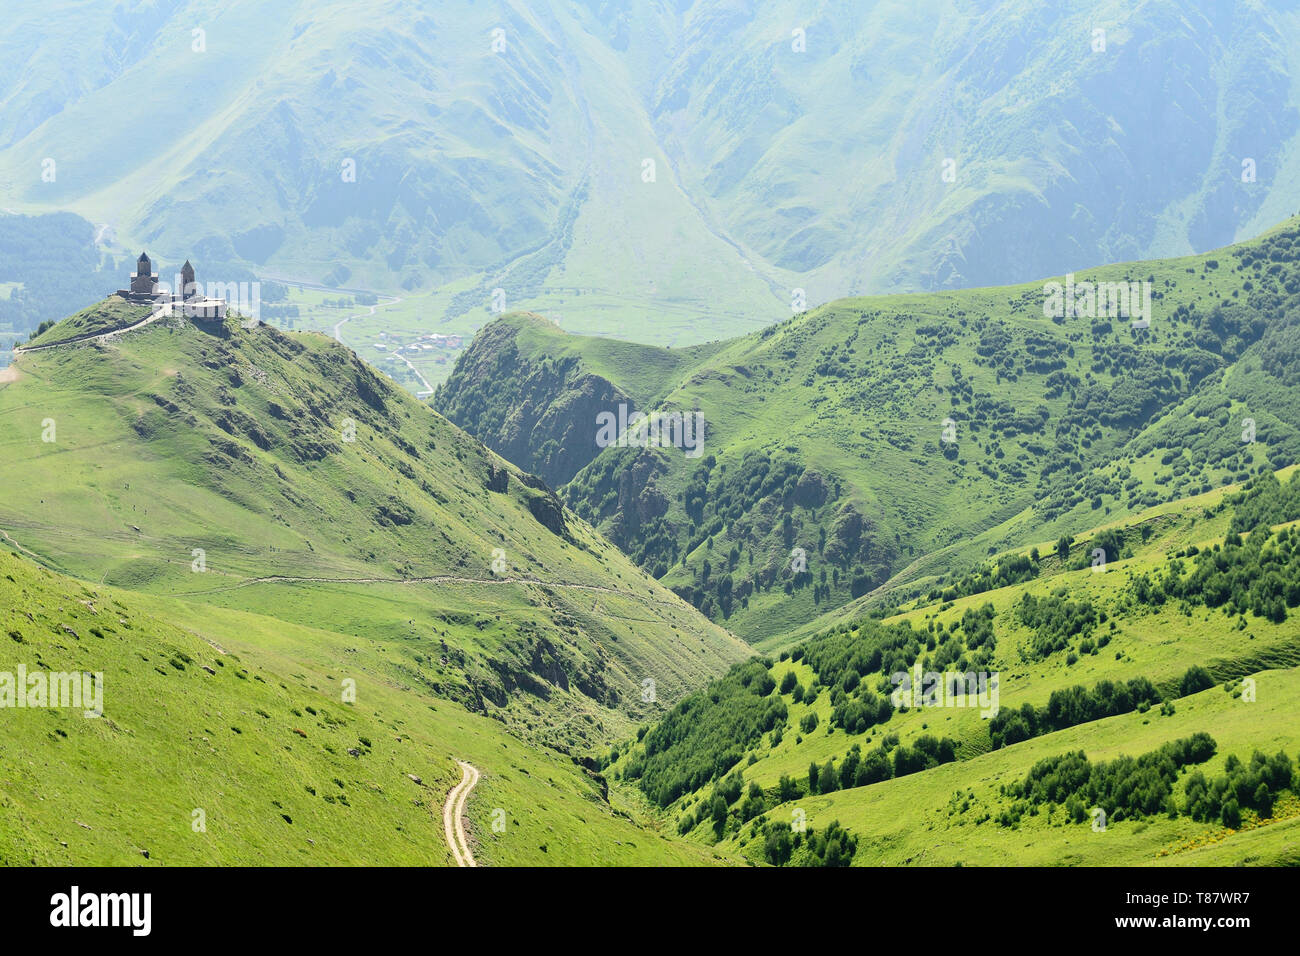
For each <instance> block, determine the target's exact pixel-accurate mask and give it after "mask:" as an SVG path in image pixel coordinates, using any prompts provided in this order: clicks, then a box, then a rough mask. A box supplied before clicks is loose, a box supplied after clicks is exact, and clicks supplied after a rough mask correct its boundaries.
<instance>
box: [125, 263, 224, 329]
mask: <svg viewBox="0 0 1300 956" xmlns="http://www.w3.org/2000/svg"><path fill="white" fill-rule="evenodd" d="M178 287H179V290H180V291H178V292H162V291H159V288H158V273H156V272H154V271H153V263H152V262H150V261H149V256H148V255H147V254H146V253H144V252H141V253H140V258H139V259H137V260H136V263H135V272H133V273H131V282H130V286H129V288H126V289H118V290H117V295H118V296H119V297H120V298H122V299H125V300H126V301H127V302H132V303H136V304H139V305H153V306H156V307H158V308H161V309H165V310H167V311H173V310H176V309H178V308H179V309H180V310H181V311H183V312H184V313H185V314H186V315H188V316H191V317H193V318H200V319H224V318H225V317H226V300H225V299H220V298H210V297H208V296H207V295H205V294H204V293H203V288H202V286H200V285H199V284H198V282H196V281H195V279H194V266H192V265H190V260H188V259H186V260H185V265H183V266H181V272H180V282H179V283H178Z"/></svg>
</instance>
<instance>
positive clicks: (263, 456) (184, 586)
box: [0, 318, 747, 752]
mask: <svg viewBox="0 0 1300 956" xmlns="http://www.w3.org/2000/svg"><path fill="white" fill-rule="evenodd" d="M73 321H75V320H73ZM63 334H64V330H63V329H62V328H61V326H57V325H56V326H55V327H54V328H53V329H50V330H49V331H48V332H46V333H45V335H46V336H48V337H50V340H51V341H57V340H59V338H60V337H62V336H63ZM0 423H3V424H2V425H0V435H2V436H3V437H0V461H2V463H0V476H2V480H3V482H4V485H5V487H6V488H10V489H13V493H12V494H10V495H9V496H7V497H6V500H5V502H4V503H3V504H0V529H2V530H3V533H4V535H5V536H6V540H8V541H10V542H12V543H13V544H14V545H15V546H16V547H20V548H21V549H23V550H24V551H25V552H27V553H29V554H32V555H35V556H38V557H39V559H40V560H41V561H42V562H43V563H45V564H47V565H48V566H50V567H52V568H55V569H57V570H59V571H61V572H64V573H67V574H70V575H73V576H75V577H78V578H81V579H84V580H89V581H94V582H98V583H103V584H105V585H111V586H116V587H122V588H129V589H132V590H136V591H141V592H149V593H151V594H158V595H170V596H174V597H179V598H183V599H184V600H186V601H187V602H190V603H192V604H195V605H196V606H203V607H206V608H225V609H230V610H232V611H248V612H252V613H255V614H264V615H270V616H273V617H275V618H277V619H279V620H281V621H283V622H285V623H286V624H301V625H305V626H312V627H322V628H325V629H328V630H330V631H332V632H334V633H337V634H346V635H351V636H354V637H358V638H362V637H364V638H368V639H375V640H382V641H384V642H385V643H386V645H387V646H388V647H389V648H390V649H391V651H392V652H393V653H394V654H395V655H397V657H398V658H399V659H400V660H401V661H402V666H403V667H404V669H405V672H406V674H407V679H408V680H409V681H411V682H413V683H415V684H418V685H420V686H424V687H426V688H428V689H429V690H430V692H432V693H434V694H436V695H439V696H442V697H444V698H448V699H454V700H457V701H459V702H461V703H462V704H464V705H466V706H467V707H470V708H472V709H474V710H476V711H478V712H480V713H491V714H493V715H494V716H495V717H497V718H498V719H500V720H502V721H504V722H505V723H506V724H507V725H508V726H510V727H512V728H514V729H516V730H517V731H518V732H519V733H521V734H523V735H525V736H539V737H542V738H544V739H546V741H547V742H549V743H553V744H555V745H556V746H559V747H562V748H566V749H573V750H574V751H575V752H584V751H587V750H589V749H590V748H591V747H593V746H597V745H603V744H604V743H605V742H606V741H607V740H608V739H609V738H610V736H611V735H612V734H613V733H615V732H616V731H617V730H618V729H621V728H622V727H625V726H626V725H627V722H628V721H629V720H630V719H632V718H636V717H640V716H646V715H649V714H651V713H653V712H655V710H656V709H657V708H662V707H663V706H664V704H665V703H668V702H671V701H673V700H675V699H677V698H678V697H680V696H681V695H682V694H683V693H685V692H686V691H687V690H689V689H691V688H694V687H698V686H699V685H700V684H701V683H702V682H703V681H705V680H706V679H708V678H709V677H710V676H713V675H716V674H717V673H719V672H720V671H721V670H722V669H725V667H726V666H728V664H730V663H731V662H733V661H735V660H738V659H740V658H741V657H743V656H745V654H746V653H747V650H746V649H745V648H744V646H743V645H741V644H740V643H739V642H738V641H736V640H735V638H733V637H732V636H731V635H730V634H728V633H727V632H725V631H723V630H722V629H720V628H718V627H716V626H714V625H712V624H710V623H709V622H707V621H705V620H703V619H701V618H700V617H699V615H698V614H697V613H696V612H695V611H694V610H693V609H692V608H690V607H689V606H688V605H686V604H685V603H683V602H682V601H681V600H679V599H678V598H677V597H676V596H675V595H673V594H672V593H671V592H670V591H668V590H667V589H665V588H663V587H662V586H661V585H659V584H657V583H656V582H655V581H654V580H652V579H651V578H649V577H648V576H647V575H646V574H645V573H644V572H642V571H640V570H638V569H637V568H636V567H635V566H633V565H632V564H631V563H630V562H629V561H628V560H627V559H626V558H625V557H623V556H622V555H621V554H620V552H619V551H618V550H617V549H616V548H614V547H612V546H611V545H610V544H609V543H608V542H607V541H606V540H604V539H603V538H602V537H600V536H599V535H598V534H597V533H595V532H594V531H593V530H592V529H591V528H590V527H588V526H587V525H586V524H585V523H584V522H583V521H582V520H581V519H579V518H578V517H576V516H575V515H574V514H573V513H572V512H570V511H569V510H567V509H566V508H564V507H563V506H562V504H561V503H560V501H559V499H558V498H557V497H556V496H555V495H554V493H553V492H551V491H550V490H549V489H548V488H547V487H546V486H545V484H544V483H543V482H542V481H540V480H539V479H536V478H533V477H532V476H530V475H527V474H525V473H522V472H520V471H518V470H517V469H515V468H513V467H512V466H510V465H508V464H506V463H505V462H504V461H502V460H501V459H500V458H498V457H497V456H495V455H494V454H492V453H491V452H489V451H488V450H486V449H485V448H484V447H483V446H482V445H480V444H479V443H478V442H477V441H476V440H474V439H472V438H470V437H468V436H466V435H465V434H464V433H463V432H461V431H459V430H458V429H457V428H455V427H454V426H452V425H450V424H449V423H448V422H447V421H446V420H445V419H443V418H441V417H440V416H438V415H437V414H434V413H432V412H430V411H429V409H428V408H427V406H424V405H422V404H421V403H419V402H417V401H415V400H414V399H413V398H412V397H411V396H409V395H408V394H407V393H406V392H404V391H402V390H401V389H399V388H397V387H395V386H394V385H392V384H391V383H388V382H387V381H386V380H384V379H382V378H381V377H379V376H377V375H375V374H374V373H373V372H372V371H370V370H369V369H368V368H367V366H365V365H364V364H363V363H362V362H361V361H360V360H358V359H357V358H356V357H355V356H354V355H353V354H352V353H351V352H350V351H348V350H347V349H345V348H343V347H341V346H339V345H337V344H336V343H333V342H331V341H330V340H328V339H326V338H325V337H323V336H319V335H286V334H283V333H280V332H277V331H276V330H274V329H271V328H269V327H267V326H259V327H256V328H254V329H243V328H241V327H240V326H239V324H238V322H237V321H236V320H235V319H234V318H232V319H231V320H229V321H228V322H226V323H224V324H199V325H196V324H194V323H192V322H189V321H186V320H182V319H177V320H168V321H160V322H157V323H154V324H152V325H150V326H147V327H146V328H144V329H141V330H139V331H136V332H132V333H129V334H127V335H124V336H121V337H118V338H115V339H113V340H111V341H109V342H107V343H102V344H92V345H76V346H71V347H65V348H56V349H50V350H46V351H39V352H31V353H26V354H22V355H20V357H19V358H18V360H17V362H16V364H15V366H14V367H13V368H12V369H11V370H10V371H9V374H8V376H7V383H6V384H0Z"/></svg>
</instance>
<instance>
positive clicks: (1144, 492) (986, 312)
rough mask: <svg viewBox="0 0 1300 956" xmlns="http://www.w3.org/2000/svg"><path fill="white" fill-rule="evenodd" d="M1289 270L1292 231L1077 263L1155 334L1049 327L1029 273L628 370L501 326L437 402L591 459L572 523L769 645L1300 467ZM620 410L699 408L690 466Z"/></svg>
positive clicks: (523, 323)
mask: <svg viewBox="0 0 1300 956" xmlns="http://www.w3.org/2000/svg"><path fill="white" fill-rule="evenodd" d="M1298 262H1300V223H1297V221H1295V220H1291V221H1288V222H1287V223H1285V224H1283V225H1282V226H1280V227H1278V228H1277V229H1275V230H1273V231H1272V232H1270V233H1269V234H1267V235H1265V236H1264V237H1261V238H1260V239H1257V240H1253V241H1251V242H1248V243H1242V244H1241V245H1238V246H1234V247H1231V248H1230V249H1225V250H1219V251H1217V252H1214V253H1209V254H1206V255H1203V256H1195V257H1188V258H1184V259H1173V260H1162V261H1155V262H1144V263H1132V264H1127V265H1116V266H1107V267H1100V268H1096V269H1090V270H1087V271H1086V272H1080V273H1078V274H1077V275H1075V276H1074V277H1073V281H1074V282H1076V283H1080V284H1082V283H1085V282H1092V283H1102V282H1127V281H1132V282H1139V283H1141V282H1149V283H1150V296H1151V312H1152V315H1151V316H1150V328H1145V329H1144V328H1135V327H1133V324H1132V323H1131V322H1130V321H1129V320H1128V319H1126V318H1124V317H1112V316H1108V315H1105V314H1098V308H1097V307H1096V306H1095V305H1094V306H1093V307H1092V308H1091V309H1090V310H1089V312H1085V313H1083V314H1081V315H1078V316H1069V317H1066V316H1064V315H1055V316H1046V315H1045V314H1044V312H1045V308H1044V307H1045V304H1046V300H1047V299H1048V292H1047V290H1046V288H1045V286H1044V285H1043V284H1032V285H1022V286H1013V287H1007V288H991V289H977V290H971V291H964V292H950V293H934V294H927V295H916V296H886V297H880V298H870V299H846V300H843V301H840V302H836V303H833V304H832V305H829V306H825V307H823V308H819V309H815V310H813V311H811V312H809V313H806V314H803V315H800V316H797V317H795V318H793V319H790V320H788V321H786V322H783V323H781V324H779V325H776V326H772V327H770V328H768V329H765V330H763V331H762V332H758V333H754V334H752V335H748V336H745V337H743V338H740V339H735V340H732V341H730V342H726V343H723V344H722V345H721V346H712V347H710V348H709V349H708V350H707V351H692V352H687V353H681V354H679V353H678V352H677V350H671V352H669V351H666V350H659V349H654V348H653V347H649V346H641V347H635V348H634V349H633V350H632V351H633V353H634V354H633V355H632V356H631V359H632V361H633V363H634V367H635V369H636V373H635V376H631V375H628V374H627V373H621V372H619V371H618V370H617V367H616V366H614V364H613V363H610V362H607V361H606V360H604V359H603V358H601V357H593V359H592V360H590V361H588V360H587V359H586V358H585V356H586V354H587V353H588V352H590V353H592V354H593V356H600V355H601V354H602V352H603V350H604V349H606V348H607V346H603V345H600V344H598V343H597V342H596V341H595V340H592V339H584V338H581V337H577V336H568V335H565V334H564V333H563V332H561V331H559V330H557V329H555V328H554V327H553V326H547V325H546V324H544V323H538V322H530V321H527V320H523V319H511V320H503V321H502V322H500V323H498V324H495V325H493V326H491V327H489V328H488V329H487V330H485V331H484V332H483V333H482V334H481V335H480V337H479V338H478V339H477V340H476V343H475V344H474V346H472V347H471V348H470V349H469V350H468V351H467V353H466V354H465V355H464V356H463V357H462V359H461V360H460V362H459V363H458V365H457V369H456V371H455V372H454V374H453V375H452V377H451V379H450V380H449V381H448V382H447V383H446V385H445V386H444V387H443V388H441V389H440V390H439V392H438V393H437V396H436V398H435V402H434V404H435V406H436V407H438V408H440V409H442V410H443V411H444V412H446V413H447V414H448V416H449V417H450V418H451V419H452V420H453V421H456V422H458V423H459V424H461V425H462V426H463V427H465V428H467V429H468V430H469V431H471V433H473V434H475V435H477V436H478V437H480V438H481V439H483V440H484V441H485V442H486V443H487V444H489V445H490V446H492V447H494V448H498V449H502V448H506V447H508V448H509V449H510V451H511V453H514V454H522V455H523V456H524V460H525V461H529V462H531V463H533V464H534V465H536V466H537V467H546V468H548V469H550V473H551V474H552V475H553V476H555V477H556V478H557V479H560V478H563V477H564V475H565V474H567V473H568V472H569V471H572V470H573V469H574V468H576V467H577V466H580V465H582V466H583V467H582V470H581V471H578V472H577V474H576V475H575V476H574V477H573V478H572V479H571V480H570V481H569V482H568V484H567V485H565V487H564V488H563V489H562V491H563V493H564V495H565V496H566V498H567V499H568V500H569V501H570V502H571V503H572V504H573V506H574V507H575V508H576V509H578V511H579V513H580V514H582V515H584V516H585V517H587V518H588V519H589V520H591V521H593V523H596V524H597V525H598V526H599V527H600V528H601V529H602V530H604V531H605V532H606V533H607V534H608V535H609V536H610V538H611V539H612V540H613V541H614V542H615V543H617V544H619V545H620V546H621V547H622V548H623V549H624V550H625V551H627V552H628V553H629V554H631V555H632V556H633V558H634V559H635V560H636V561H637V562H638V563H639V564H640V565H641V566H642V567H644V568H646V569H648V570H650V571H651V572H652V573H653V574H654V575H655V576H656V577H657V578H659V579H660V580H661V581H663V583H665V584H667V585H669V586H670V587H672V588H673V589H674V590H676V591H677V592H678V593H680V594H682V595H683V596H685V597H687V598H688V599H689V600H691V601H692V603H694V604H695V605H696V606H697V607H699V608H701V609H702V610H704V611H705V613H707V614H709V615H710V616H711V617H713V618H714V619H715V620H718V621H725V622H726V624H727V626H728V627H730V628H731V629H732V630H733V631H735V632H736V633H739V634H741V635H743V636H745V637H746V638H747V639H750V640H753V641H759V642H765V641H772V640H779V639H781V635H783V634H788V633H791V632H794V631H798V630H801V629H802V630H803V631H804V632H806V631H807V629H808V628H809V627H810V626H812V627H815V626H816V625H815V624H810V622H815V621H816V619H817V618H818V617H819V615H821V614H823V613H826V612H830V611H833V610H834V609H835V608H837V607H839V606H842V605H844V604H845V603H847V602H849V601H851V600H853V599H855V598H860V597H862V596H864V595H865V594H867V593H868V592H870V591H872V590H873V589H875V588H877V587H879V586H880V585H882V584H883V583H884V582H885V581H886V580H889V579H890V578H892V577H894V576H895V575H897V574H899V573H900V572H905V573H906V576H908V577H911V578H917V577H926V576H928V577H929V578H934V577H937V576H941V575H942V574H943V573H945V572H946V571H947V570H951V569H952V568H954V567H964V566H966V565H969V564H971V563H972V562H974V561H975V560H977V559H979V558H981V557H983V556H985V555H987V554H992V553H996V552H998V551H1002V550H1005V549H1007V548H1009V547H1012V546H1015V545H1017V544H1022V543H1029V542H1034V541H1041V540H1048V539H1055V538H1056V537H1057V536H1059V535H1061V534H1071V533H1075V532H1077V531H1079V530H1082V529H1085V528H1088V527H1092V526H1095V525H1097V524H1099V523H1101V522H1103V521H1105V520H1108V519H1113V518H1117V517H1119V516H1122V515H1124V514H1130V513H1133V512H1134V511H1137V510H1141V509H1143V508H1148V507H1151V506H1153V505H1155V504H1157V503H1158V502H1160V501H1165V500H1170V499H1173V498H1176V497H1179V496H1184V495H1188V494H1192V493H1195V492H1197V491H1201V490H1208V489H1209V488H1212V487H1216V486H1218V485H1220V484H1222V483H1223V482H1225V481H1230V480H1234V479H1236V480H1240V479H1242V478H1244V477H1246V476H1248V475H1250V474H1254V473H1257V472H1259V471H1261V470H1263V469H1266V468H1268V467H1281V466H1283V465H1286V464H1289V463H1291V462H1294V461H1295V460H1297V458H1300V432H1298V431H1297V430H1296V427H1295V425H1294V421H1295V418H1294V415H1293V412H1294V411H1295V408H1296V404H1297V394H1298V393H1297V392H1296V390H1295V382H1294V381H1293V378H1294V376H1293V375H1292V374H1291V373H1290V372H1289V371H1288V369H1289V367H1290V364H1292V363H1291V362H1290V357H1291V356H1292V355H1293V353H1294V352H1295V350H1296V343H1297V342H1298V341H1300V265H1297V263H1298ZM1062 281H1064V280H1062ZM624 367H626V365H625V366H624ZM622 401H627V402H628V404H629V405H632V406H634V407H635V408H638V409H642V410H651V409H670V410H671V409H675V410H681V411H689V410H692V409H699V410H700V411H701V412H702V413H703V415H704V418H705V420H706V422H707V429H706V440H705V442H704V447H703V456H702V457H700V458H696V459H692V458H689V457H687V456H686V455H684V454H683V452H682V450H681V449H676V448H654V449H635V448H606V449H603V450H601V449H597V448H596V447H595V435H596V428H595V424H596V423H595V415H594V414H593V412H594V411H597V410H606V409H612V408H614V407H615V405H616V404H617V403H618V402H622ZM555 410H560V411H558V412H557V411H555ZM580 415H585V416H586V419H587V423H588V425H587V427H588V428H590V432H589V433H588V434H589V435H590V436H591V437H590V438H589V439H587V440H586V441H585V442H584V441H582V440H581V439H582V438H583V436H582V429H581V428H580V427H579V426H580V423H581V421H580V419H578V416H580ZM1246 419H1250V420H1251V421H1252V422H1253V423H1254V428H1253V432H1249V433H1248V430H1247V426H1248V424H1249V423H1248V422H1247V421H1246ZM529 428H531V433H530V434H527V435H526V434H525V433H526V432H528V430H529ZM557 447H563V448H564V449H565V450H569V449H575V448H576V451H573V452H572V456H573V457H572V458H568V457H564V458H561V457H560V456H559V455H558V454H556V453H555V452H554V449H556V448H557ZM520 449H526V451H519V450H520ZM597 452H599V453H598V454H597ZM593 456H594V457H593ZM587 459H590V460H589V461H587ZM584 462H586V463H585V465H584ZM795 549H801V550H802V552H803V554H804V556H805V558H806V570H804V571H799V570H798V569H797V565H796V560H795V558H796V557H797V554H796V550H795ZM927 556H931V557H927Z"/></svg>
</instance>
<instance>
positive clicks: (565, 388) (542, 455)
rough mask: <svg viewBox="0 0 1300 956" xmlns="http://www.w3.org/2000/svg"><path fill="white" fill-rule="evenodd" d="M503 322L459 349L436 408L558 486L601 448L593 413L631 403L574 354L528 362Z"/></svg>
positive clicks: (513, 459)
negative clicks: (572, 355)
mask: <svg viewBox="0 0 1300 956" xmlns="http://www.w3.org/2000/svg"><path fill="white" fill-rule="evenodd" d="M517 331H518V330H517V328H516V327H515V326H513V325H511V324H510V323H507V322H498V323H493V324H492V325H489V326H487V327H486V328H484V329H483V330H482V331H481V332H479V334H478V336H477V337H476V338H475V340H474V344H473V345H472V346H471V347H470V348H469V349H467V350H466V351H465V353H464V355H462V356H461V358H460V360H459V361H458V362H457V363H456V368H455V370H454V371H453V372H452V374H451V377H450V378H449V379H448V380H447V382H446V383H445V384H444V385H443V386H442V387H440V388H439V389H438V392H437V395H436V397H435V399H434V405H435V407H436V408H438V410H439V411H441V412H442V413H443V414H444V415H446V416H447V418H449V419H451V421H453V422H455V423H456V424H457V425H460V426H461V427H462V428H464V429H465V430H466V431H468V432H469V433H470V434H472V435H474V436H475V437H476V438H478V439H479V440H480V441H482V442H483V443H484V444H485V445H487V446H488V447H489V448H491V449H492V450H493V451H495V452H496V453H497V454H499V455H501V456H502V457H503V458H505V459H507V460H508V461H511V462H513V463H514V464H516V465H518V466H519V467H520V468H523V469H524V470H525V471H530V472H532V473H533V474H535V475H538V476H540V477H541V478H543V479H545V481H546V483H547V484H548V485H550V486H551V487H552V488H558V487H560V486H561V485H564V484H565V483H566V482H568V481H569V480H570V479H571V478H572V477H573V476H574V475H576V474H577V473H578V472H579V471H581V470H582V469H583V468H584V467H585V466H586V465H587V464H588V463H589V462H590V461H591V460H592V459H594V458H595V457H596V455H597V454H598V453H599V452H600V447H599V446H598V445H597V444H596V415H597V414H598V413H600V412H602V411H616V410H617V409H618V406H619V404H620V403H625V404H626V405H627V406H628V408H629V410H631V409H633V408H634V407H635V403H634V402H633V401H632V399H631V398H629V397H628V396H627V395H626V394H624V393H623V392H622V391H621V390H620V389H619V388H618V387H617V386H615V385H614V384H613V383H611V382H609V381H607V380H606V379H603V378H601V377H600V376H599V375H595V374H593V373H591V372H590V371H588V370H586V369H584V368H582V367H581V365H580V363H579V360H578V359H577V358H572V357H566V358H545V359H542V360H541V361H532V360H531V359H529V358H528V357H527V356H525V355H523V354H522V353H521V352H520V350H519V347H518V344H517V343H516V341H515V335H516V334H517Z"/></svg>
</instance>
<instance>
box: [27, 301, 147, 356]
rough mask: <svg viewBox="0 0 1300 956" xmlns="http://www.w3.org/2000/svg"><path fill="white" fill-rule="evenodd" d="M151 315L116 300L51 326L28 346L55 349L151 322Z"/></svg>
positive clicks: (133, 305) (140, 308)
mask: <svg viewBox="0 0 1300 956" xmlns="http://www.w3.org/2000/svg"><path fill="white" fill-rule="evenodd" d="M151 311H152V310H151V309H150V307H149V306H147V305H137V304H134V303H131V302H127V301H126V300H124V299H119V298H117V297H116V296H115V297H113V298H111V299H105V300H104V301H102V302H98V303H96V304H95V305H92V306H89V307H87V308H85V309H82V310H81V311H80V312H77V313H75V314H74V315H70V316H68V317H67V318H66V319H62V320H60V321H58V322H50V323H49V327H48V328H46V329H45V331H43V332H41V333H40V334H39V335H34V336H33V337H32V338H31V340H30V341H29V342H27V343H25V344H26V345H28V346H32V347H38V346H45V345H56V344H58V343H61V342H68V341H71V340H74V339H81V338H85V337H88V336H92V335H99V334H101V333H104V332H112V331H114V330H115V329H124V328H128V327H129V326H132V325H134V324H135V323H137V322H140V321H143V320H144V319H146V318H148V317H149V313H150V312H151Z"/></svg>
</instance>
